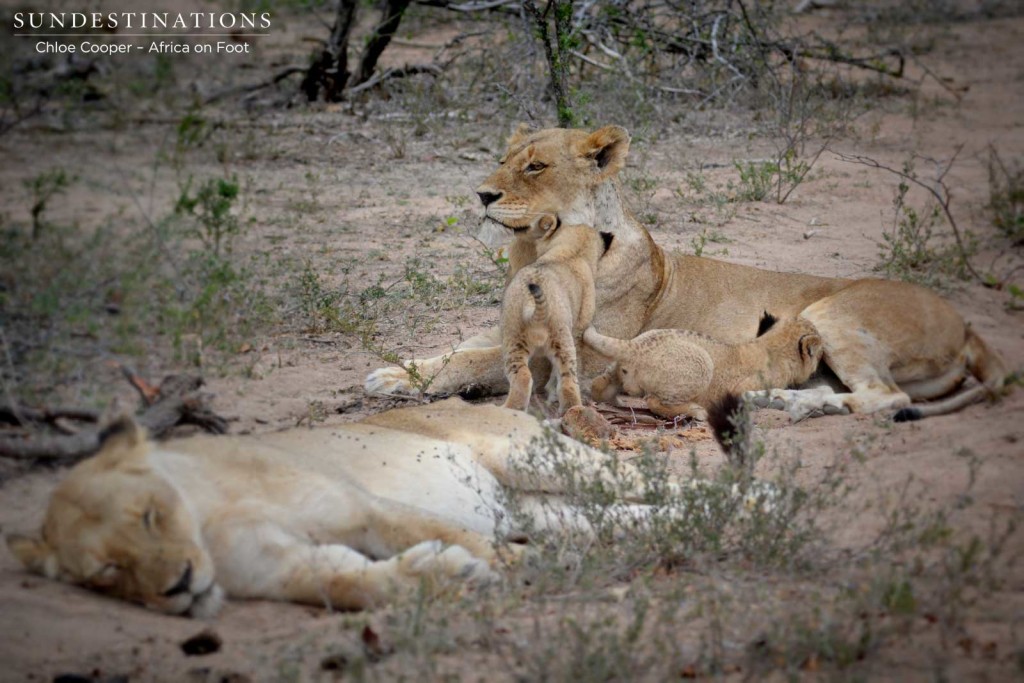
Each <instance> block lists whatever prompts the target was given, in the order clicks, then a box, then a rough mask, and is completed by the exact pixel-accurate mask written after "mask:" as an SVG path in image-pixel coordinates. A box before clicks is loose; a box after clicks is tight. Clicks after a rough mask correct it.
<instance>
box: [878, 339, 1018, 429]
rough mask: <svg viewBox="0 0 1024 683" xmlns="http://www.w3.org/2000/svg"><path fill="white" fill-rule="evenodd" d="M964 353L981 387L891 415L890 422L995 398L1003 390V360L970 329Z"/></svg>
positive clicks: (1004, 377)
mask: <svg viewBox="0 0 1024 683" xmlns="http://www.w3.org/2000/svg"><path fill="white" fill-rule="evenodd" d="M964 349H965V351H966V356H967V369H968V370H970V372H971V374H972V375H974V377H975V379H977V380H978V382H980V384H979V385H978V386H976V387H971V388H970V389H968V390H967V391H961V392H960V393H958V394H955V395H953V396H950V397H949V398H946V399H943V400H941V401H935V402H933V403H920V404H917V405H913V406H908V407H906V408H903V409H902V410H900V411H899V412H897V413H896V414H895V415H893V418H892V419H893V420H894V421H895V422H910V421H912V420H920V419H921V418H923V417H932V416H934V415H945V414H947V413H952V412H955V411H957V410H960V409H961V408H965V407H967V406H969V405H971V404H972V403H976V402H978V401H980V400H982V399H983V398H985V397H986V396H994V395H996V394H997V393H998V392H999V390H1000V389H1002V388H1003V385H1004V384H1005V383H1006V374H1007V371H1006V365H1005V364H1004V363H1003V359H1002V358H1001V357H1000V356H999V354H998V353H996V352H995V351H993V350H992V348H991V347H990V346H989V345H988V344H986V343H985V340H984V339H982V338H981V337H979V336H978V335H977V334H975V332H974V330H972V329H971V328H967V340H966V344H965V346H964Z"/></svg>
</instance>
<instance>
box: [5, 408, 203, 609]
mask: <svg viewBox="0 0 1024 683" xmlns="http://www.w3.org/2000/svg"><path fill="white" fill-rule="evenodd" d="M148 452H149V445H148V443H147V441H146V435H145V432H144V431H143V430H142V429H141V428H139V427H138V426H136V425H135V423H134V422H132V421H131V420H122V421H120V422H118V423H116V424H114V425H113V426H112V427H110V428H109V429H107V430H106V432H105V434H104V436H103V438H102V445H101V447H100V451H99V453H98V454H97V455H95V456H94V457H92V458H90V459H89V460H86V461H84V462H82V463H80V464H79V465H77V466H76V467H75V468H74V469H72V470H71V472H70V473H69V474H68V476H67V478H66V479H65V480H64V481H63V482H61V484H60V485H59V486H57V488H56V490H55V491H54V492H53V496H52V497H51V498H50V505H49V507H48V509H47V511H46V520H45V522H44V523H43V529H42V536H41V537H40V538H29V537H26V536H18V535H10V536H8V538H7V545H8V547H9V548H10V549H11V552H13V553H14V555H15V556H16V557H17V558H18V559H19V560H20V561H21V563H22V564H24V565H25V567H26V568H27V569H29V570H30V571H32V572H35V573H37V574H42V575H43V576H46V577H48V578H51V579H59V580H61V581H66V582H68V583H74V584H78V585H82V586H85V587H88V588H91V589H94V590H98V591H101V592H103V593H107V594H109V595H113V596H115V597H118V598H122V599H124V600H130V601H132V602H138V603H142V604H143V605H145V606H146V607H149V608H151V609H154V610H157V611H160V612H167V613H170V614H184V613H188V614H190V615H192V616H201V617H202V616H211V615H212V614H213V613H215V612H216V610H217V608H218V607H219V606H220V602H221V596H222V591H221V590H220V588H219V587H217V586H216V585H215V584H214V582H213V575H214V568H213V562H212V560H211V559H210V555H209V553H207V552H206V550H205V548H204V547H203V544H202V541H201V539H200V530H199V527H198V525H197V524H196V521H195V519H194V517H193V516H192V514H191V511H190V510H188V509H187V506H186V503H185V501H184V500H183V499H182V497H181V494H180V493H178V491H177V490H176V489H175V488H174V486H172V485H171V484H170V483H169V482H168V481H167V480H166V479H165V478H164V477H162V476H161V475H160V474H159V473H158V472H157V471H156V470H155V469H154V468H153V466H152V464H151V463H150V462H149V459H148V458H147V454H148Z"/></svg>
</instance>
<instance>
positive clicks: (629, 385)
mask: <svg viewBox="0 0 1024 683" xmlns="http://www.w3.org/2000/svg"><path fill="white" fill-rule="evenodd" d="M762 327H763V328H765V332H764V334H763V335H761V336H759V337H758V338H757V339H754V340H753V341H749V342H746V343H745V344H725V343H722V342H719V341H716V340H714V339H711V338H710V337H705V336H704V335H702V334H697V333H695V332H690V331H688V330H650V331H649V332H644V333H643V334H641V335H640V336H638V337H635V338H633V339H628V340H627V339H616V338H614V337H606V336H604V335H603V334H600V333H599V332H598V331H597V330H595V329H594V328H593V327H590V328H587V330H586V332H584V334H583V341H584V342H585V343H586V344H587V345H589V346H591V347H593V348H594V349H596V350H597V351H599V352H600V353H602V354H604V355H606V356H608V357H609V358H612V359H613V362H612V364H611V365H609V366H608V369H607V370H605V371H604V373H602V374H600V375H598V376H597V377H595V378H594V382H593V383H592V384H591V393H592V394H593V396H594V398H595V399H600V400H602V401H610V400H612V399H614V398H615V396H616V395H618V394H619V393H620V392H621V391H624V392H625V393H627V394H629V395H630V396H642V397H644V398H645V399H646V400H647V407H648V408H650V409H651V411H652V412H654V413H657V414H658V415H662V416H664V417H668V418H674V417H678V416H688V417H695V418H697V419H698V420H706V419H707V409H708V408H709V407H710V406H711V405H713V404H715V403H716V402H718V401H721V400H722V399H723V398H724V397H725V395H726V394H739V393H742V392H745V391H754V390H757V389H763V388H765V387H769V388H771V387H788V386H790V385H794V384H800V383H802V382H806V381H807V380H808V379H810V377H811V375H813V374H814V371H815V370H817V368H818V362H819V361H820V360H821V354H822V346H821V337H819V336H818V331H817V330H816V329H814V326H813V325H811V324H810V323H809V322H807V321H806V320H802V319H800V318H794V319H792V320H786V321H783V322H781V323H777V324H776V323H775V318H774V317H772V316H770V315H767V314H765V317H764V318H762Z"/></svg>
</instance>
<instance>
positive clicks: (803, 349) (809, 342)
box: [797, 334, 822, 361]
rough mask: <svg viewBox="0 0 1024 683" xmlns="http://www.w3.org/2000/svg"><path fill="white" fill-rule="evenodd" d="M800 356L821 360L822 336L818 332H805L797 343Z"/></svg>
mask: <svg viewBox="0 0 1024 683" xmlns="http://www.w3.org/2000/svg"><path fill="white" fill-rule="evenodd" d="M797 346H798V348H799V350H800V357H801V358H802V359H803V360H805V361H818V360H821V353H822V347H821V337H819V336H818V335H816V334H805V335H804V336H802V337H800V341H799V342H798V344H797Z"/></svg>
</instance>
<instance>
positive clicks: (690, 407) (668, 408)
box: [644, 394, 708, 420]
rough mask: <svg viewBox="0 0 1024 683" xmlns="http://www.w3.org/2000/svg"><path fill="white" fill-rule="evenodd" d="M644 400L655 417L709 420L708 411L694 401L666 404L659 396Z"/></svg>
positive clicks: (648, 397)
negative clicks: (683, 417)
mask: <svg viewBox="0 0 1024 683" xmlns="http://www.w3.org/2000/svg"><path fill="white" fill-rule="evenodd" d="M644 400H645V401H647V407H648V408H649V409H650V411H651V412H652V413H654V414H655V415H661V416H662V417H667V418H669V419H675V418H677V417H680V416H685V417H692V418H695V419H697V420H707V419H708V411H706V410H704V408H702V407H701V406H699V405H698V404H696V403H694V402H692V401H684V402H682V403H665V402H663V401H662V400H661V399H659V398H658V397H657V396H652V395H651V394H648V395H647V396H645V397H644Z"/></svg>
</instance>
